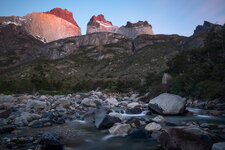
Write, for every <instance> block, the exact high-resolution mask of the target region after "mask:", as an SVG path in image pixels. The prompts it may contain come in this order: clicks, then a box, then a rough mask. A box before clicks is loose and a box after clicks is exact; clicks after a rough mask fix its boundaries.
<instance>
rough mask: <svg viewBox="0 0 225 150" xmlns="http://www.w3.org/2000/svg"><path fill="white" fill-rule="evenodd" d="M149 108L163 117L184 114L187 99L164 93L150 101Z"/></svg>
mask: <svg viewBox="0 0 225 150" xmlns="http://www.w3.org/2000/svg"><path fill="white" fill-rule="evenodd" d="M149 108H150V109H151V110H152V111H155V112H157V113H159V114H163V115H176V114H181V113H184V110H185V99H184V98H182V97H180V96H178V95H174V94H168V93H163V94H160V95H159V96H157V97H155V98H153V99H151V100H150V101H149Z"/></svg>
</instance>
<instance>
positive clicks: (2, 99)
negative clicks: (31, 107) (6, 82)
mask: <svg viewBox="0 0 225 150" xmlns="http://www.w3.org/2000/svg"><path fill="white" fill-rule="evenodd" d="M14 101H15V98H14V97H13V96H11V95H0V104H2V103H13V102H14Z"/></svg>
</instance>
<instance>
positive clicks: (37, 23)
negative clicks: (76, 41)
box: [0, 9, 81, 42]
mask: <svg viewBox="0 0 225 150" xmlns="http://www.w3.org/2000/svg"><path fill="white" fill-rule="evenodd" d="M0 23H4V24H10V23H11V24H16V25H20V26H22V28H24V30H26V31H27V32H28V33H29V34H31V35H33V36H38V37H42V38H44V39H45V41H46V42H51V41H54V40H58V39H62V38H66V37H70V36H78V35H80V34H81V31H80V28H79V26H78V25H77V23H76V22H75V20H74V19H73V14H72V13H71V12H69V11H67V10H62V9H53V10H52V11H50V12H46V13H31V14H27V15H25V16H23V17H0Z"/></svg>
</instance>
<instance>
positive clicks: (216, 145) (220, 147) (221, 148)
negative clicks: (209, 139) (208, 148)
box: [212, 142, 225, 150]
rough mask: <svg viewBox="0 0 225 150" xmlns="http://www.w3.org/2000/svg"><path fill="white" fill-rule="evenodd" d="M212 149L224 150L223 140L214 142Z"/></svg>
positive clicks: (224, 143)
mask: <svg viewBox="0 0 225 150" xmlns="http://www.w3.org/2000/svg"><path fill="white" fill-rule="evenodd" d="M212 150H225V142H219V143H214V144H213V146H212Z"/></svg>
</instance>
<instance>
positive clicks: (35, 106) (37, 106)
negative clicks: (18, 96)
mask: <svg viewBox="0 0 225 150" xmlns="http://www.w3.org/2000/svg"><path fill="white" fill-rule="evenodd" d="M45 107H46V102H42V101H39V100H32V99H29V100H28V101H27V105H26V109H27V110H35V111H40V110H42V109H44V108H45Z"/></svg>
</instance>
